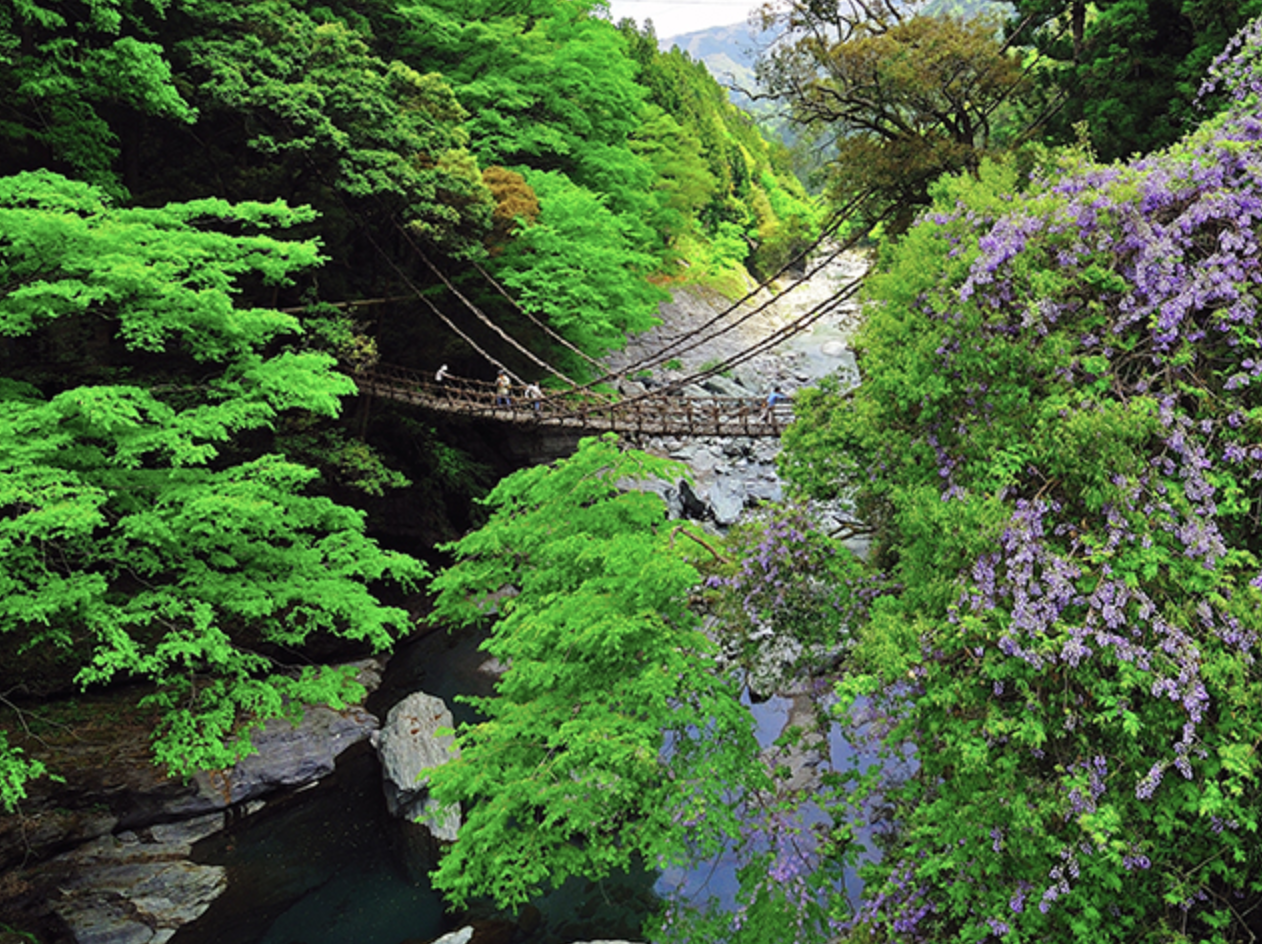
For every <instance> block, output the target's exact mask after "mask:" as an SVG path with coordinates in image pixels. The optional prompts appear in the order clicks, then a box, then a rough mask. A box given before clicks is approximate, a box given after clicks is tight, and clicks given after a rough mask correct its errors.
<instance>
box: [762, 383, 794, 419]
mask: <svg viewBox="0 0 1262 944" xmlns="http://www.w3.org/2000/svg"><path fill="white" fill-rule="evenodd" d="M788 402H789V398H788V397H787V396H786V395H785V394H784V393H782V392H781V391H780V388H779V387H772V388H771V393H769V394H767V402H766V404H765V405H764V406H763V408H762V415H761V416H760V417H759V419H760V420H761V421H762V422H764V423H765V422H767V421H768V420H770V419H771V418H772V417H773V416H775V413H776V404H777V403H788Z"/></svg>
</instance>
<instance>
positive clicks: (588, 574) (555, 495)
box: [430, 436, 769, 905]
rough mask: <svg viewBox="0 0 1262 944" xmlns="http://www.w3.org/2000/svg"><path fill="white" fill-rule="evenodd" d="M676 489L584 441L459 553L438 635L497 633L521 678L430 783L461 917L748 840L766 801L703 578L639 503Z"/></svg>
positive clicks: (657, 465)
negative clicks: (448, 825)
mask: <svg viewBox="0 0 1262 944" xmlns="http://www.w3.org/2000/svg"><path fill="white" fill-rule="evenodd" d="M680 472H681V469H680V467H679V466H678V465H677V464H676V463H672V462H669V461H666V460H662V459H656V458H653V457H650V456H648V455H646V454H644V453H639V452H634V451H626V452H624V451H622V450H621V449H620V448H619V447H618V445H617V443H616V441H615V439H614V438H613V437H612V436H608V437H605V438H604V439H586V440H584V441H583V442H582V443H581V444H580V446H579V450H578V452H577V453H575V454H574V455H573V456H572V457H570V458H569V459H565V460H562V461H560V462H557V463H556V464H555V465H554V466H553V467H550V468H548V467H536V468H532V469H526V470H523V471H521V472H517V473H515V474H514V475H512V476H509V477H508V478H507V479H504V480H503V481H501V482H500V483H499V485H497V486H496V488H495V489H494V491H492V492H491V494H490V495H489V496H488V498H487V499H486V504H487V505H488V506H489V507H490V508H492V509H493V511H492V514H491V518H490V520H489V521H488V522H487V524H486V525H484V526H483V527H482V528H481V529H480V530H478V531H476V532H474V533H473V534H471V535H469V536H468V537H466V538H464V539H462V540H460V541H458V542H456V543H455V544H454V545H451V546H450V547H449V550H450V551H451V552H452V553H454V555H455V556H456V559H457V563H456V564H455V565H453V566H452V567H450V568H449V569H447V570H446V571H444V572H443V573H442V574H440V575H439V576H438V577H437V578H436V579H435V581H434V587H435V588H436V589H437V590H438V591H439V592H438V598H437V605H436V608H435V611H434V617H433V618H434V619H435V620H437V621H440V622H443V623H446V624H448V625H465V624H469V623H473V622H476V621H481V620H486V619H492V620H494V623H493V634H492V636H491V638H490V639H489V640H488V641H487V642H486V643H485V644H484V646H483V648H484V649H485V650H486V651H487V652H489V653H490V654H491V655H493V656H495V657H496V658H498V659H499V660H501V661H502V662H503V663H504V664H505V665H507V666H509V669H508V671H507V672H506V674H505V675H504V676H503V678H502V679H501V681H500V682H499V684H498V691H497V694H496V695H495V696H494V697H492V698H486V699H477V700H474V701H473V704H474V705H475V706H476V707H477V708H478V709H479V710H480V711H481V712H482V713H483V715H485V720H484V721H481V722H478V723H475V724H469V725H462V726H461V727H460V728H459V730H458V731H457V742H458V744H459V747H460V751H461V754H460V757H459V759H457V760H454V761H451V762H449V763H448V764H445V765H444V766H442V767H440V768H437V769H435V770H433V771H431V772H430V786H431V790H432V791H433V792H434V793H435V795H436V796H437V797H438V798H439V799H440V800H441V801H443V802H444V803H455V802H460V803H463V804H464V805H465V813H466V821H465V822H464V824H463V825H462V827H461V830H460V835H459V838H458V839H457V840H456V842H455V844H454V846H453V847H452V848H451V850H450V851H449V852H448V853H447V855H446V856H445V857H444V859H443V860H442V862H441V864H440V866H439V868H438V871H437V872H436V873H434V877H433V878H434V882H435V884H436V885H437V886H438V887H439V888H441V889H443V891H444V892H446V893H447V894H448V895H449V896H451V897H452V898H453V899H454V900H456V901H458V902H459V901H463V900H465V899H467V898H468V897H469V896H470V895H475V894H487V895H491V896H492V897H494V899H495V900H496V901H497V902H498V903H500V904H502V905H511V904H519V903H522V902H524V901H526V900H527V899H528V898H529V897H530V896H532V895H534V894H536V893H537V892H538V891H540V890H541V889H544V888H547V887H549V886H556V885H558V884H560V883H561V882H562V881H563V880H564V879H565V877H566V876H567V875H585V876H589V877H600V876H603V875H607V874H608V873H609V872H610V871H611V870H614V869H625V868H629V867H632V866H638V865H641V864H647V865H648V866H649V867H654V866H658V865H660V864H665V863H667V862H675V861H680V860H681V859H683V858H685V857H686V856H687V855H689V854H694V855H697V856H700V857H705V856H707V855H709V854H713V853H714V852H715V851H717V849H718V848H719V847H720V846H721V845H722V843H723V842H724V841H725V840H726V839H728V838H730V837H734V836H736V835H737V834H738V831H739V827H740V819H739V815H738V813H737V812H736V806H735V805H734V804H733V803H732V800H733V798H734V797H735V796H738V795H739V794H740V791H741V790H742V789H743V790H746V791H749V792H750V793H752V792H753V791H756V790H758V789H763V788H765V787H767V786H768V785H769V782H768V780H767V778H766V777H765V775H764V773H763V771H762V768H761V766H760V765H758V764H757V763H756V762H755V761H754V758H755V757H756V755H757V750H758V748H757V743H756V742H755V740H754V736H753V732H752V719H751V718H750V716H749V714H748V713H747V712H746V711H745V710H744V709H743V708H742V707H741V705H740V702H739V698H738V693H737V691H736V690H735V688H734V686H733V680H732V679H731V678H729V677H727V676H726V675H725V674H724V673H722V672H720V671H718V670H717V669H716V668H715V666H714V663H713V655H714V646H713V644H712V643H711V642H710V641H709V640H708V639H707V638H706V636H705V635H704V634H703V633H701V632H700V631H699V629H698V622H699V621H698V618H697V616H696V615H695V614H694V613H693V612H692V611H691V610H690V609H689V608H688V594H689V591H690V590H691V589H692V588H693V587H695V586H696V585H697V583H698V582H699V579H700V576H699V574H698V572H697V570H696V569H695V568H694V567H693V566H692V565H690V564H689V563H688V562H687V560H686V559H685V557H684V554H683V553H682V550H683V549H682V545H683V544H685V543H689V542H687V540H686V539H685V536H684V535H683V534H681V533H680V532H681V531H682V530H683V528H681V527H674V528H672V527H670V526H669V524H668V522H667V520H666V509H665V505H664V503H663V502H662V500H661V499H660V498H659V497H658V496H656V495H654V494H651V493H647V492H641V491H636V490H634V484H635V483H636V482H643V481H645V480H646V479H649V478H654V477H668V478H674V477H677V476H678V475H679V474H680ZM509 588H511V590H510V589H509ZM506 591H507V592H506ZM493 600H494V601H496V602H492V601H493Z"/></svg>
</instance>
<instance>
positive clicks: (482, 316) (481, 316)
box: [374, 218, 578, 387]
mask: <svg viewBox="0 0 1262 944" xmlns="http://www.w3.org/2000/svg"><path fill="white" fill-rule="evenodd" d="M391 222H393V223H394V227H395V229H397V230H398V231H399V233H400V234H401V235H402V236H403V238H404V239H405V240H406V241H407V243H408V245H409V246H411V247H412V251H413V252H415V253H416V255H417V256H419V257H420V260H421V261H422V262H424V263H425V265H426V267H427V268H428V269H429V270H430V271H431V272H432V273H434V275H436V276H438V278H439V280H440V281H441V282H442V283H443V285H445V286H446V287H447V290H448V291H449V292H451V294H453V295H455V296H456V298H458V299H460V301H461V303H463V304H464V306H465V308H467V309H469V311H470V312H472V313H473V315H474V316H475V317H476V318H477V319H478V320H479V321H481V322H482V323H483V324H485V325H486V326H487V327H488V328H490V329H491V330H492V331H494V332H495V333H496V334H497V335H499V337H501V338H502V339H503V340H505V341H507V342H508V343H509V344H510V345H511V346H512V347H514V348H516V349H517V350H518V351H520V352H521V353H522V354H524V355H525V356H526V357H527V358H528V359H529V360H531V361H533V362H534V363H535V364H536V365H538V366H539V367H542V368H543V369H544V370H546V371H547V372H548V373H549V374H551V375H552V376H554V377H556V378H558V379H559V380H562V381H564V382H565V383H567V384H569V385H570V386H571V387H577V386H578V383H577V382H576V381H575V380H574V379H573V378H571V377H568V376H567V375H566V374H564V373H563V372H562V371H561V370H559V369H558V368H556V367H553V366H552V365H551V364H549V363H548V362H547V361H545V360H544V359H543V358H542V357H539V356H538V355H537V354H535V352H534V351H532V350H530V348H528V347H526V346H525V345H524V344H522V343H520V342H519V341H518V340H517V339H516V338H514V337H513V336H512V335H511V334H509V333H508V332H507V331H505V330H504V329H503V328H501V327H500V326H499V325H497V324H496V323H495V322H494V321H492V320H491V319H490V317H488V316H487V314H486V313H485V312H484V311H482V309H481V308H479V307H478V306H477V305H475V304H474V303H473V302H472V301H470V300H469V299H468V298H467V297H466V296H465V295H464V293H463V292H461V291H460V289H458V288H456V286H455V285H454V284H452V281H451V279H449V278H447V276H446V274H445V273H443V272H442V271H441V270H440V269H439V268H438V266H436V265H434V263H433V261H432V260H431V259H430V258H429V256H427V255H426V254H425V251H424V250H422V249H421V247H420V246H418V245H417V243H416V240H414V239H413V238H412V235H411V234H410V233H409V232H408V231H407V228H406V227H405V226H403V225H402V224H400V223H399V221H398V220H397V219H393V218H392V220H391ZM374 245H375V244H374ZM395 270H396V271H398V267H397V266H396V267H395ZM431 305H432V303H431ZM433 307H436V306H433ZM501 369H502V370H504V371H505V372H506V373H508V375H509V376H510V377H513V378H514V379H515V380H517V381H519V382H520V381H521V378H520V377H518V376H517V374H515V373H513V372H512V371H510V370H508V368H506V367H501Z"/></svg>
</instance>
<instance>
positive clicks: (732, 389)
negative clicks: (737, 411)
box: [701, 374, 752, 397]
mask: <svg viewBox="0 0 1262 944" xmlns="http://www.w3.org/2000/svg"><path fill="white" fill-rule="evenodd" d="M701 386H702V388H703V389H705V390H706V391H707V392H708V393H711V394H713V395H714V396H718V397H748V396H752V394H751V393H750V392H749V391H748V390H746V389H745V388H744V387H742V386H741V385H740V384H739V383H737V382H736V381H735V380H730V379H729V378H727V377H724V376H723V375H722V374H715V375H714V376H713V377H707V378H706V379H705V380H703V381H701Z"/></svg>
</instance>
